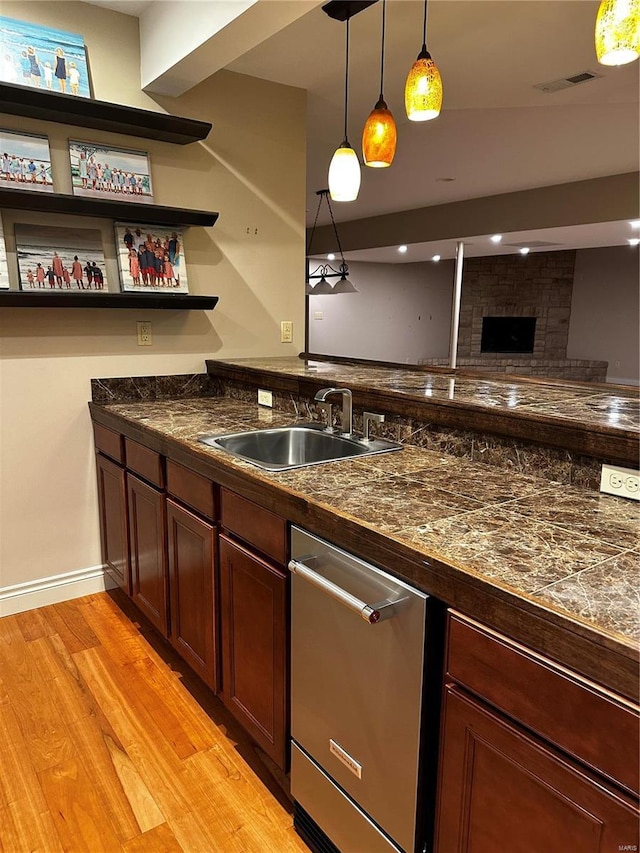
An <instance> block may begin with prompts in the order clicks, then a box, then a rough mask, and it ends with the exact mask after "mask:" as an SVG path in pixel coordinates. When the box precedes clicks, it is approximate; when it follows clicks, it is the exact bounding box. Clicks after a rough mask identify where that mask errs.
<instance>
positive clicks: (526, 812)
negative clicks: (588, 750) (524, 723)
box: [435, 684, 639, 853]
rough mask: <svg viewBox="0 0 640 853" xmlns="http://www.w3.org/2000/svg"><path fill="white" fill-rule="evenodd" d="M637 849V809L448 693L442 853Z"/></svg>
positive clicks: (517, 730)
mask: <svg viewBox="0 0 640 853" xmlns="http://www.w3.org/2000/svg"><path fill="white" fill-rule="evenodd" d="M636 758H637V756H634V757H633V759H632V758H631V757H630V760H634V761H635V760H636ZM638 843H639V841H638V813H637V811H636V809H635V808H634V806H633V803H632V801H630V800H629V799H627V798H626V797H625V796H624V795H623V794H622V793H618V792H616V791H615V789H614V788H613V787H610V786H608V785H606V784H605V783H604V782H603V781H602V780H600V779H598V778H597V777H596V776H595V774H591V773H589V772H588V771H587V770H586V769H582V768H581V767H580V765H578V764H577V763H576V762H574V761H571V760H570V759H568V758H565V757H563V755H562V753H560V752H558V751H556V750H554V749H553V748H551V747H549V746H547V745H546V744H545V743H544V742H542V741H539V740H538V739H537V738H535V737H533V736H532V735H530V734H529V733H528V732H527V731H526V730H525V729H523V728H521V727H519V726H517V725H515V724H512V723H511V722H510V721H508V720H506V719H505V718H503V717H502V716H501V715H499V714H498V713H496V712H494V711H492V710H490V709H489V708H488V707H485V706H483V705H482V704H481V703H480V702H477V701H475V700H474V699H472V698H471V697H468V696H466V695H465V694H464V692H463V691H462V690H461V689H460V688H458V687H457V686H456V685H451V684H448V685H447V686H446V688H445V698H444V719H443V740H442V744H441V766H440V784H439V802H438V818H437V831H436V846H435V850H436V853H467V851H469V853H471V851H473V853H503V851H505V850H508V851H509V853H566V851H568V850H575V851H578V850H579V851H580V853H618V851H620V850H637V849H638V846H637V845H638Z"/></svg>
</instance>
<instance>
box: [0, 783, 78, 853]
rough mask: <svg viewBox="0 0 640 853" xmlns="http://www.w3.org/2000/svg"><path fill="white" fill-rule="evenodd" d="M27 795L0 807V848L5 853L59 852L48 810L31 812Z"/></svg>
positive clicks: (60, 849) (58, 841) (54, 829)
mask: <svg viewBox="0 0 640 853" xmlns="http://www.w3.org/2000/svg"><path fill="white" fill-rule="evenodd" d="M32 805H33V804H32V803H31V801H30V800H29V798H28V797H23V798H20V799H18V800H14V802H13V803H11V804H10V805H8V806H2V807H0V849H1V850H3V851H6V853H23V851H29V853H62V851H63V847H62V845H61V843H60V839H59V838H58V833H57V832H56V828H55V826H54V824H53V820H52V818H51V815H50V814H49V811H48V810H45V811H44V812H37V811H34V810H33V808H32Z"/></svg>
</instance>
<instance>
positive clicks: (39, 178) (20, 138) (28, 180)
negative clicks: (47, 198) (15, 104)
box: [0, 129, 53, 193]
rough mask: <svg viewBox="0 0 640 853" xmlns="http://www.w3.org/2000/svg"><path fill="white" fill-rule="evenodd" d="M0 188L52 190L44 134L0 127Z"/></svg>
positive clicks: (36, 190) (47, 150)
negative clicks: (19, 131) (18, 131)
mask: <svg viewBox="0 0 640 853" xmlns="http://www.w3.org/2000/svg"><path fill="white" fill-rule="evenodd" d="M0 187H5V188H7V187H11V189H16V190H34V191H35V192H40V193H47V192H48V193H52V192H53V178H52V175H51V155H50V153H49V140H48V139H47V137H46V136H38V135H36V134H33V133H17V132H16V131H14V130H2V129H0Z"/></svg>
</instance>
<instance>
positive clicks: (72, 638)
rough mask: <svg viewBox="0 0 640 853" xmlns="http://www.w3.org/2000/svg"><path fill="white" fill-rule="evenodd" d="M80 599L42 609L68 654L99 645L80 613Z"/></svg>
mask: <svg viewBox="0 0 640 853" xmlns="http://www.w3.org/2000/svg"><path fill="white" fill-rule="evenodd" d="M81 607H82V599H77V600H75V601H65V602H63V603H62V604H52V605H50V606H49V607H45V608H43V610H44V614H43V615H44V616H45V617H46V618H47V619H49V620H50V622H51V624H52V625H53V627H54V628H55V631H56V634H59V635H60V637H61V638H62V641H63V643H64V644H65V646H66V647H67V649H68V650H69V653H70V654H74V653H75V652H81V651H82V650H83V649H90V648H93V647H94V646H98V645H99V644H100V640H99V639H98V638H97V637H96V635H95V634H94V633H93V631H92V630H91V628H90V627H89V625H88V624H87V621H86V620H85V618H84V616H83V615H82V612H81Z"/></svg>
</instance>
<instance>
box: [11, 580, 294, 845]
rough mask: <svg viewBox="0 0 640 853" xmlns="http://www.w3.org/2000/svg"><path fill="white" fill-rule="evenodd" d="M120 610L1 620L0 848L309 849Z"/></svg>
mask: <svg viewBox="0 0 640 853" xmlns="http://www.w3.org/2000/svg"><path fill="white" fill-rule="evenodd" d="M118 604H121V606H122V607H123V608H125V610H126V609H127V606H128V605H127V604H126V603H125V601H123V602H120V601H119V600H118ZM118 604H116V603H115V602H114V601H113V600H112V599H111V598H110V596H109V595H107V594H106V593H105V594H100V595H94V596H88V597H86V598H79V599H76V600H74V601H70V602H65V603H64V604H56V605H52V606H51V607H45V608H41V609H40V610H32V611H29V612H27V613H22V614H19V615H17V616H6V617H4V618H2V619H0V850H2V851H3V853H23V851H24V853H26V851H63V850H64V851H89V853H98V851H108V853H111V851H126V853H141V851H145V853H147V851H148V853H173V851H185V853H288V851H292V852H293V851H295V852H296V853H301V851H307V847H306V846H305V845H304V844H303V843H302V841H301V840H300V839H299V838H298V836H297V835H296V834H295V832H294V830H293V828H292V818H291V814H290V811H289V808H288V801H287V799H286V797H285V795H284V794H283V793H282V791H281V790H280V789H279V787H278V785H277V784H276V783H275V782H274V781H273V779H272V778H271V777H270V775H269V774H268V772H267V771H266V770H265V768H264V765H263V764H262V763H261V762H260V760H259V759H258V758H257V756H256V753H255V752H254V750H253V747H252V746H251V744H250V742H249V741H248V739H247V738H246V737H245V736H244V735H243V733H242V730H241V729H239V727H237V726H236V724H235V723H234V722H233V720H232V718H231V717H230V716H229V715H228V714H227V712H226V710H225V709H224V708H223V706H222V705H221V703H220V702H219V701H218V700H217V699H216V698H215V697H214V696H212V694H211V693H210V692H209V691H208V690H207V688H205V687H204V686H203V685H201V684H200V682H199V681H198V679H197V678H195V676H193V675H191V674H190V673H189V670H188V668H187V667H186V666H183V665H182V664H181V662H180V659H179V658H178V657H177V656H176V655H174V654H173V652H172V650H171V649H169V648H168V646H166V645H165V644H163V643H162V641H160V640H157V639H155V638H154V637H153V635H152V634H151V632H149V631H148V630H147V629H146V628H145V627H144V625H140V624H139V623H136V622H135V621H131V619H130V618H128V616H127V615H125V613H123V611H122V610H121V609H120V607H119V606H118ZM129 607H130V605H129ZM127 612H128V613H129V616H130V617H131V618H132V619H133V620H135V619H136V613H135V611H134V610H133V608H131V610H128V611H127ZM194 697H196V698H197V699H198V701H196V698H194Z"/></svg>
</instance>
